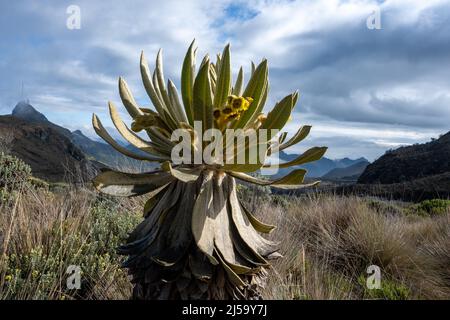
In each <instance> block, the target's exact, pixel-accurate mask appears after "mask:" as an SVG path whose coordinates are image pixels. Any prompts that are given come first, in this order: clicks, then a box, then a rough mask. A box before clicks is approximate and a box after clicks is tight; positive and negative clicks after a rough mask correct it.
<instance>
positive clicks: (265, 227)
mask: <svg viewBox="0 0 450 320" xmlns="http://www.w3.org/2000/svg"><path fill="white" fill-rule="evenodd" d="M241 207H242V209H243V211H244V213H245V214H246V215H247V218H248V220H249V221H250V223H251V224H252V226H253V228H255V230H256V231H258V232H262V233H271V232H272V231H273V229H275V228H276V226H273V225H270V224H265V223H263V222H261V221H259V220H258V219H257V218H256V217H255V216H254V215H252V214H251V213H250V211H248V210H247V208H246V207H245V206H244V205H243V204H242V202H241Z"/></svg>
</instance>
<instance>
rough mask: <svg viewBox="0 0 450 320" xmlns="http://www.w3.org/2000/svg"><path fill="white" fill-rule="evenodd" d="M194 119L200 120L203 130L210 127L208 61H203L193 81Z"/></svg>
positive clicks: (210, 106) (211, 105)
mask: <svg viewBox="0 0 450 320" xmlns="http://www.w3.org/2000/svg"><path fill="white" fill-rule="evenodd" d="M193 102H194V120H196V121H202V124H203V131H206V130H207V129H209V128H211V127H212V120H213V118H212V110H213V102H212V96H211V84H210V78H209V61H207V62H205V63H203V66H202V67H201V68H200V71H199V72H198V75H197V77H196V78H195V82H194V100H193Z"/></svg>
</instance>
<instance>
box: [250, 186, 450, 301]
mask: <svg viewBox="0 0 450 320" xmlns="http://www.w3.org/2000/svg"><path fill="white" fill-rule="evenodd" d="M389 206H394V205H393V204H390V205H388V206H387V207H389ZM394 207H396V206H394ZM396 208H397V207H396ZM257 212H259V213H261V219H263V220H265V221H269V222H272V223H274V224H277V225H278V226H279V228H278V229H277V230H275V231H274V234H273V235H272V237H274V238H275V239H277V240H279V241H280V243H281V248H282V250H281V251H282V254H283V255H284V256H285V258H284V259H280V260H278V261H276V262H275V263H274V266H273V274H274V275H275V276H272V277H270V278H269V283H268V286H267V288H266V290H265V296H266V298H269V299H280V298H284V299H292V298H294V299H367V298H382V299H449V298H450V283H449V279H450V278H449V275H450V212H449V211H447V212H446V214H441V215H439V216H428V217H419V216H410V215H406V214H399V211H398V210H394V211H393V212H392V213H389V212H387V211H386V209H385V208H382V209H381V210H380V211H378V210H376V209H375V208H374V207H373V206H371V201H370V200H368V199H365V198H359V197H340V196H334V195H315V196H311V197H309V198H291V199H290V201H289V204H288V205H287V206H286V207H285V208H282V207H276V208H270V209H269V208H265V209H263V210H258V211H257ZM370 265H377V266H379V267H380V268H381V289H378V290H376V289H375V290H369V289H367V287H366V278H367V277H368V274H367V267H368V266H370Z"/></svg>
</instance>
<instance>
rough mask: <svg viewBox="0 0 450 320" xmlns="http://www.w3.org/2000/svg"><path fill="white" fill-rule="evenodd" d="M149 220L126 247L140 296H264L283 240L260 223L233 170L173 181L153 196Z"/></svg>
mask: <svg viewBox="0 0 450 320" xmlns="http://www.w3.org/2000/svg"><path fill="white" fill-rule="evenodd" d="M144 217H145V219H144V221H143V222H142V223H140V224H139V225H138V226H137V227H136V229H135V230H134V231H133V232H132V233H131V234H130V236H129V238H128V240H127V243H126V244H125V245H123V246H121V247H120V248H119V253H121V254H124V255H128V256H129V257H128V259H127V260H126V261H125V262H124V264H123V266H124V267H125V268H128V271H129V274H130V275H132V282H133V284H134V289H133V299H143V300H151V299H189V300H197V299H212V300H218V299H261V295H260V289H261V287H262V286H263V285H264V282H265V277H266V275H267V271H266V268H268V267H269V264H268V262H267V259H270V258H271V257H273V256H277V253H276V250H277V248H276V245H275V244H274V243H272V242H270V241H268V240H266V239H265V238H263V237H261V236H260V235H259V234H258V232H257V231H263V232H269V231H270V230H271V229H272V226H268V225H264V224H263V223H261V222H259V221H258V220H256V218H255V217H253V216H252V215H251V214H250V213H249V212H248V211H247V210H246V209H245V208H244V207H243V206H242V204H241V203H240V202H239V200H238V198H237V194H236V182H235V181H234V178H232V177H229V176H228V175H225V174H223V173H217V172H213V171H205V172H204V173H202V175H201V176H200V178H199V179H198V180H197V181H195V182H187V183H186V182H181V181H179V180H177V181H175V182H172V183H170V184H169V185H168V186H167V187H166V188H165V189H164V190H163V191H161V192H159V193H158V194H157V195H156V196H154V197H153V198H151V199H150V200H149V201H148V202H147V204H146V206H145V209H144Z"/></svg>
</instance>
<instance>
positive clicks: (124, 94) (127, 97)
mask: <svg viewBox="0 0 450 320" xmlns="http://www.w3.org/2000/svg"><path fill="white" fill-rule="evenodd" d="M119 94H120V98H121V99H122V103H123V105H124V106H125V108H126V109H127V111H128V113H129V114H130V116H131V117H132V118H133V119H134V118H135V117H136V116H139V115H142V114H143V113H142V111H141V110H140V109H139V107H138V105H137V103H136V101H135V100H134V98H133V95H132V94H131V91H130V89H129V88H128V85H127V83H126V82H125V80H123V79H122V77H120V78H119Z"/></svg>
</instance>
